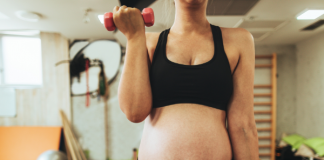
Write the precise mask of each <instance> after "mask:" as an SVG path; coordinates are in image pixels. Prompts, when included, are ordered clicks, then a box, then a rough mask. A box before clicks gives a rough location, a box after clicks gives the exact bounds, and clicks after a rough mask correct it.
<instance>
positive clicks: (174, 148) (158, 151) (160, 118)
mask: <svg viewBox="0 0 324 160" xmlns="http://www.w3.org/2000/svg"><path fill="white" fill-rule="evenodd" d="M225 116H226V113H225V111H222V110H218V109H215V108H211V107H208V106H204V105H199V104H190V103H181V104H174V105H169V106H165V107H161V108H157V109H152V112H151V114H150V115H149V116H148V117H147V118H146V119H145V125H144V131H143V135H142V140H141V144H140V147H139V154H138V159H139V160H202V159H203V160H217V159H220V160H231V158H232V151H231V144H230V141H229V137H228V133H227V130H226V127H225Z"/></svg>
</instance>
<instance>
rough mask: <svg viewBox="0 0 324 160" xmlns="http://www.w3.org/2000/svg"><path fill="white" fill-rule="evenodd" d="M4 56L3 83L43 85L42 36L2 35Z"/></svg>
mask: <svg viewBox="0 0 324 160" xmlns="http://www.w3.org/2000/svg"><path fill="white" fill-rule="evenodd" d="M2 57H3V59H2V62H3V84H2V85H13V86H14V85H17V86H35V85H36V86H39V85H42V56H41V41H40V38H37V37H19V36H2Z"/></svg>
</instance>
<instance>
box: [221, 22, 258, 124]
mask: <svg viewBox="0 0 324 160" xmlns="http://www.w3.org/2000/svg"><path fill="white" fill-rule="evenodd" d="M235 34H236V35H237V38H236V39H235V43H236V46H237V47H238V48H237V50H238V52H239V62H238V64H237V68H236V70H235V73H234V74H233V88H234V89H233V95H232V98H231V100H230V103H229V106H228V112H227V118H228V125H229V127H230V128H231V127H235V126H238V125H240V126H238V127H241V125H245V126H246V125H247V126H250V125H251V124H253V123H254V124H255V120H254V104H253V103H254V95H253V89H254V69H255V49H254V39H253V36H252V34H251V33H250V32H249V31H247V30H246V29H243V28H238V29H237V30H236V31H235ZM238 122H240V123H238Z"/></svg>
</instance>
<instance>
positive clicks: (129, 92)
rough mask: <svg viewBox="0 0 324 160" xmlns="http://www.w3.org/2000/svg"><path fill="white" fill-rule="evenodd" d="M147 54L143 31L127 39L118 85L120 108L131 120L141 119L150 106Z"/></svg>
mask: <svg viewBox="0 0 324 160" xmlns="http://www.w3.org/2000/svg"><path fill="white" fill-rule="evenodd" d="M147 61H148V54H147V48H146V37H145V33H144V34H140V35H138V36H136V37H134V38H132V39H129V40H128V41H127V46H126V55H125V61H124V67H123V71H122V73H121V79H120V82H119V86H118V98H119V104H120V107H121V110H122V111H123V112H124V113H125V114H126V116H127V118H128V119H129V120H131V121H133V122H138V121H142V119H143V116H145V115H147V114H148V113H149V111H150V108H151V99H152V97H151V87H150V81H149V68H148V65H147Z"/></svg>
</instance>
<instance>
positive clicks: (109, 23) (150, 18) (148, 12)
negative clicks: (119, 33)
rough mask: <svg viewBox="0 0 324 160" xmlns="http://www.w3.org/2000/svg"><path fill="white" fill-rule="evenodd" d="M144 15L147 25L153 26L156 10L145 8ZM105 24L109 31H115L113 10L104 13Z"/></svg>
mask: <svg viewBox="0 0 324 160" xmlns="http://www.w3.org/2000/svg"><path fill="white" fill-rule="evenodd" d="M142 17H143V20H144V24H145V26H147V27H150V26H153V24H154V12H153V9H152V8H144V9H143V11H142ZM104 26H105V28H106V29H107V30H108V31H113V30H115V29H116V26H115V23H114V20H113V13H112V12H107V13H105V14H104Z"/></svg>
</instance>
